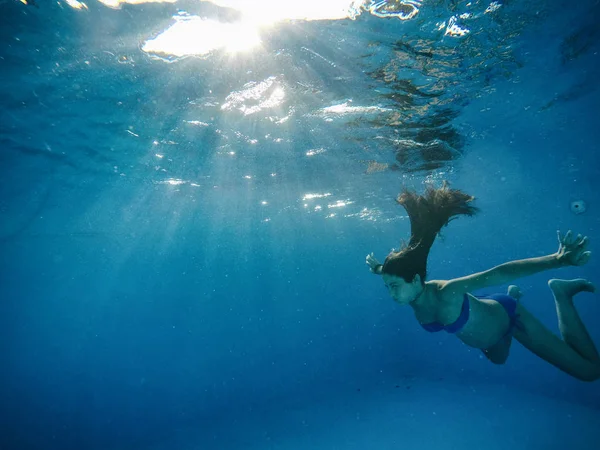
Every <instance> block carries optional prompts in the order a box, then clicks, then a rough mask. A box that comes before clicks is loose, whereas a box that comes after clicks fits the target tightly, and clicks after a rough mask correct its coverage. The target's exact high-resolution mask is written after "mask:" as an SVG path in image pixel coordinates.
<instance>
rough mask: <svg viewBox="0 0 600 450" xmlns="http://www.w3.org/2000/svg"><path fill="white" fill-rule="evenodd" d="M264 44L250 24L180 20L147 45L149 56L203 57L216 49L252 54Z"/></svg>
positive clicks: (200, 19) (208, 20)
mask: <svg viewBox="0 0 600 450" xmlns="http://www.w3.org/2000/svg"><path fill="white" fill-rule="evenodd" d="M259 43H260V37H259V35H258V30H257V29H256V28H255V27H251V26H248V25H247V24H230V23H221V22H218V21H215V20H210V19H202V18H200V17H196V16H191V17H190V16H177V17H176V21H175V23H174V24H173V25H171V26H170V27H169V28H167V29H166V30H165V31H163V32H162V33H160V34H159V35H158V36H156V37H155V38H154V39H150V40H148V41H146V43H144V45H143V46H142V50H143V51H145V52H146V53H154V54H163V55H172V56H178V57H181V56H189V55H197V56H203V55H207V54H209V53H210V52H211V51H213V50H216V49H225V50H226V51H229V52H238V51H244V50H248V49H250V48H253V47H255V46H256V45H258V44H259Z"/></svg>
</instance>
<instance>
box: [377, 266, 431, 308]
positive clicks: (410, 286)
mask: <svg viewBox="0 0 600 450" xmlns="http://www.w3.org/2000/svg"><path fill="white" fill-rule="evenodd" d="M382 278H383V282H384V283H385V286H386V287H387V288H388V291H389V293H390V295H391V296H392V298H393V299H394V300H395V301H396V302H397V303H400V304H401V305H408V304H409V303H410V302H412V301H413V300H415V299H416V298H417V297H418V296H419V295H420V294H421V292H423V285H422V284H421V277H420V276H419V275H415V278H414V279H413V280H412V282H410V283H407V282H406V281H405V280H404V278H402V277H397V276H396V275H389V274H387V273H384V274H383V275H382Z"/></svg>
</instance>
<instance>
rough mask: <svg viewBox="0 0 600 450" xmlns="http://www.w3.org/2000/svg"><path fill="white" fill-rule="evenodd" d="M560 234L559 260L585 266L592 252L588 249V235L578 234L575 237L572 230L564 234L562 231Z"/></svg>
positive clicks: (567, 263) (558, 232)
mask: <svg viewBox="0 0 600 450" xmlns="http://www.w3.org/2000/svg"><path fill="white" fill-rule="evenodd" d="M557 234H558V243H559V245H558V252H557V255H558V260H559V261H560V262H561V263H563V264H566V265H571V266H583V265H584V264H585V263H587V262H588V261H589V260H590V256H592V252H590V251H589V250H586V247H587V244H588V238H587V236H581V235H580V234H578V235H577V236H576V237H573V233H572V232H571V230H569V231H567V233H566V234H565V235H564V236H562V235H561V234H560V231H557Z"/></svg>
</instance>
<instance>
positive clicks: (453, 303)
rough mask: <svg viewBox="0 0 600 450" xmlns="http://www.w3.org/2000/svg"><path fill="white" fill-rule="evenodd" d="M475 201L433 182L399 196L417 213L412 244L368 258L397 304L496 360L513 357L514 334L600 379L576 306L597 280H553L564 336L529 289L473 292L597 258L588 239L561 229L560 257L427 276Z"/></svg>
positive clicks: (570, 369) (586, 377) (547, 356)
mask: <svg viewBox="0 0 600 450" xmlns="http://www.w3.org/2000/svg"><path fill="white" fill-rule="evenodd" d="M472 200H473V197H471V196H470V195H467V194H465V193H464V192H461V191H459V190H455V189H450V188H449V187H448V186H447V184H446V183H444V185H443V186H442V187H441V188H440V189H434V188H432V187H431V186H430V187H428V188H427V190H426V192H425V194H424V195H418V194H416V193H415V192H412V191H409V190H404V191H403V192H402V193H401V194H400V195H399V196H398V199H397V201H398V203H400V204H401V205H402V206H403V207H404V208H405V209H406V211H407V212H408V216H409V218H410V227H411V237H410V242H409V243H408V245H406V246H404V248H402V249H401V250H400V251H392V252H391V253H390V254H389V255H388V256H387V258H386V259H385V262H384V263H383V264H380V263H379V262H378V261H377V260H376V259H375V258H374V256H373V254H372V253H371V254H370V255H368V256H367V264H368V265H369V267H370V269H371V272H373V273H375V274H377V275H381V276H382V278H383V281H384V282H385V285H386V287H387V288H388V290H389V292H390V295H391V296H392V298H393V299H394V300H395V301H396V302H398V303H400V304H401V305H410V306H411V307H412V308H413V310H414V313H415V316H416V318H417V320H418V321H419V323H420V324H421V326H422V327H423V328H425V330H427V331H429V332H436V331H442V330H444V331H446V332H448V333H452V334H455V335H456V336H457V337H458V338H459V339H460V340H461V341H463V342H464V343H465V344H467V345H468V346H470V347H474V348H479V349H481V350H483V352H484V354H485V355H486V356H487V358H488V359H489V360H490V361H492V362H493V363H495V364H503V363H504V362H505V361H506V359H507V358H508V353H509V349H510V345H511V342H512V338H513V337H514V338H515V339H517V340H518V341H519V342H520V343H521V344H523V345H524V346H525V347H526V348H527V349H529V350H530V351H531V352H533V353H535V354H536V355H538V356H539V357H540V358H543V359H544V360H546V361H548V362H549V363H550V364H553V365H554V366H556V367H558V368H559V369H561V370H563V371H564V372H566V373H568V374H570V375H572V376H574V377H576V378H578V379H580V380H583V381H594V380H596V379H598V378H600V356H599V355H598V351H597V350H596V347H595V346H594V343H593V342H592V340H591V338H590V336H589V334H588V333H587V330H586V328H585V326H584V325H583V323H582V322H581V319H580V318H579V314H578V313H577V310H576V309H575V306H574V305H573V296H575V294H578V293H579V292H583V291H585V292H594V289H595V288H594V285H593V284H592V283H590V282H589V281H586V280H583V279H576V280H556V279H553V280H550V281H549V282H548V286H549V287H550V290H551V291H552V294H553V295H554V301H555V303H556V311H557V314H558V324H559V328H560V333H561V335H562V339H560V338H559V337H558V336H556V335H555V334H553V333H552V332H551V331H550V330H548V329H547V328H546V327H545V326H544V325H542V324H541V323H540V322H539V321H538V320H537V319H536V318H535V317H534V316H533V315H532V314H531V313H530V312H529V311H527V310H526V309H525V308H524V307H523V305H521V304H520V303H519V302H518V299H519V298H520V296H521V293H520V292H519V289H518V288H517V287H516V286H510V287H509V289H508V293H507V294H506V295H505V294H494V295H489V296H475V295H472V294H470V293H469V292H472V291H476V290H478V289H482V288H487V287H490V286H497V285H501V284H505V283H508V282H510V281H512V280H514V279H516V278H520V277H525V276H528V275H533V274H534V273H537V272H541V271H543V270H548V269H555V268H558V267H562V266H567V265H575V266H580V265H583V264H585V263H587V262H588V260H589V258H590V256H591V252H589V251H586V246H587V243H588V240H587V237H581V235H578V236H577V237H573V235H572V234H571V232H570V231H569V232H567V234H566V235H564V236H561V234H560V232H559V233H558V240H559V248H558V251H557V252H556V253H554V254H552V255H548V256H542V257H539V258H529V259H523V260H518V261H511V262H508V263H504V264H501V265H499V266H497V267H494V268H492V269H489V270H486V271H485V272H480V273H475V274H472V275H468V276H465V277H461V278H455V279H453V280H431V281H425V279H426V276H427V256H428V254H429V249H430V248H431V245H432V244H433V242H434V240H435V238H436V236H437V234H438V233H439V231H440V230H441V229H442V227H444V226H445V225H447V224H448V222H450V221H451V220H452V219H454V218H456V217H457V216H459V215H468V216H471V215H473V214H475V213H476V212H477V211H478V210H477V208H475V207H474V206H472V205H470V203H471V201H472Z"/></svg>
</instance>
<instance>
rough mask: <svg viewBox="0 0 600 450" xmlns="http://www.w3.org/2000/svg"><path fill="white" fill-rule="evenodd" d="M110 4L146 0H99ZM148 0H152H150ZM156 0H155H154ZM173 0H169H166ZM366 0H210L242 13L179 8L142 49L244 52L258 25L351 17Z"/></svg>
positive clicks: (254, 42) (178, 53)
mask: <svg viewBox="0 0 600 450" xmlns="http://www.w3.org/2000/svg"><path fill="white" fill-rule="evenodd" d="M102 1H103V2H104V3H105V4H107V5H109V6H113V7H114V5H118V4H120V3H125V2H127V3H132V2H143V1H149V0H102ZM150 1H151V0H150ZM154 1H158V0H154ZM168 1H172V0H168ZM364 1H365V0H328V1H325V2H324V1H322V0H304V1H302V2H286V1H281V0H278V1H275V0H255V1H252V2H249V1H247V0H213V1H211V2H210V3H213V4H215V5H217V6H220V7H224V8H232V9H236V10H238V11H239V12H240V13H241V19H240V20H239V21H237V22H233V23H231V22H225V23H224V22H220V21H218V20H212V19H207V18H201V17H198V16H192V15H188V14H186V13H184V12H180V13H179V15H177V16H175V17H174V19H175V23H174V24H173V25H171V26H170V27H169V28H167V29H166V30H164V31H163V32H162V33H160V34H159V35H158V36H156V37H155V38H154V39H150V40H148V41H146V43H145V44H144V45H143V47H142V50H143V51H145V52H146V53H150V54H155V55H158V56H167V57H168V56H175V57H183V56H192V55H195V56H204V55H208V54H210V53H211V52H212V51H215V50H225V51H227V52H230V53H237V52H245V51H248V50H251V49H253V48H256V47H257V46H259V45H260V43H261V39H260V29H261V28H262V27H265V26H269V25H273V24H275V23H277V22H280V21H284V20H341V19H348V18H354V17H355V16H356V15H357V14H358V12H357V11H358V10H359V9H360V7H361V5H362V4H363V3H364Z"/></svg>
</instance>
